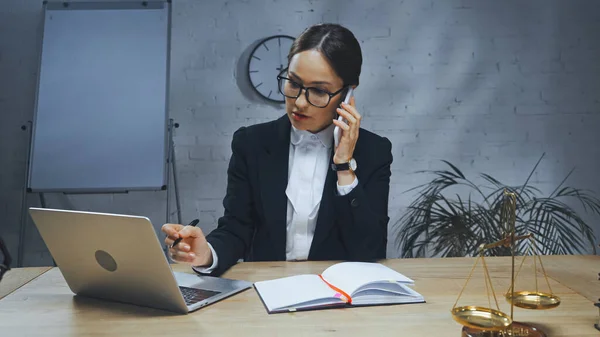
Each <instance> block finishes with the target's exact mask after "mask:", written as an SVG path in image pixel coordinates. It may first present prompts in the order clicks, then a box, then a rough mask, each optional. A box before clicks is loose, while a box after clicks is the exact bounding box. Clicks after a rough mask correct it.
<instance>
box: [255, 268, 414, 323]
mask: <svg viewBox="0 0 600 337" xmlns="http://www.w3.org/2000/svg"><path fill="white" fill-rule="evenodd" d="M413 284H414V281H413V280H411V279H409V278H408V277H406V276H404V275H402V274H400V273H398V272H396V271H394V270H392V269H390V268H388V267H386V266H384V265H382V264H379V263H369V262H342V263H338V264H334V265H333V266H331V267H329V268H327V269H326V270H325V271H323V273H322V274H321V275H296V276H289V277H284V278H278V279H274V280H268V281H261V282H255V283H254V287H255V289H256V291H257V292H258V295H259V296H260V298H261V300H262V301H263V303H264V305H265V307H266V309H267V311H268V312H269V313H280V312H289V311H296V310H314V309H325V308H337V307H347V306H364V305H386V304H401V303H424V302H425V299H424V298H423V296H422V295H421V294H419V293H418V292H416V291H414V290H413V289H412V288H410V287H409V285H413Z"/></svg>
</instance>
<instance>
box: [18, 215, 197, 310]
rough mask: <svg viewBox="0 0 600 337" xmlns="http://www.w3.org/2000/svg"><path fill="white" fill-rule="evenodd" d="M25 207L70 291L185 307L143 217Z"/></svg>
mask: <svg viewBox="0 0 600 337" xmlns="http://www.w3.org/2000/svg"><path fill="white" fill-rule="evenodd" d="M29 212H30V214H31V217H32V218H33V221H34V223H35V225H36V227H37V228H38V230H39V232H40V234H41V236H42V239H43V240H44V242H45V243H46V246H47V248H48V250H49V251H50V254H51V255H52V257H53V258H54V260H55V262H56V265H57V267H58V268H59V269H60V271H61V273H62V274H63V276H64V278H65V280H66V282H67V284H68V286H69V288H70V289H71V291H72V292H73V293H75V294H77V295H81V296H88V297H95V298H100V299H106V300H111V301H115V302H123V303H130V304H136V305H141V306H147V307H154V308H160V309H165V310H168V311H173V312H179V313H187V312H189V311H190V309H189V308H188V306H187V305H186V303H185V301H184V299H183V296H182V295H181V291H180V289H179V286H178V284H177V281H176V279H175V277H174V275H173V272H172V270H171V268H170V266H169V262H168V260H167V258H166V257H165V254H164V252H163V250H162V245H161V244H160V242H159V240H158V237H157V235H156V232H155V230H154V227H153V226H152V223H151V222H150V220H149V219H148V218H146V217H143V216H131V215H120V214H108V213H95V212H85V211H71V210H59V209H48V208H35V207H31V208H30V209H29ZM190 276H193V275H190Z"/></svg>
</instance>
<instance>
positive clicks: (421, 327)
mask: <svg viewBox="0 0 600 337" xmlns="http://www.w3.org/2000/svg"><path fill="white" fill-rule="evenodd" d="M530 261H531V260H530ZM381 262H382V263H383V264H385V265H387V266H389V267H391V268H393V269H395V270H397V271H399V272H401V273H403V274H405V275H406V276H408V277H411V278H413V279H414V280H415V287H414V288H415V290H417V291H418V292H420V293H421V294H423V296H424V297H425V299H426V300H427V303H424V304H409V305H394V306H373V307H362V308H352V309H331V310H317V311H306V312H296V313H285V314H274V315H269V314H267V312H266V310H265V308H264V306H263V304H262V302H261V301H260V299H259V297H258V295H257V294H256V291H255V290H254V289H249V290H247V291H244V292H243V293H241V294H238V295H236V296H233V297H230V298H227V299H225V300H223V301H221V302H218V303H215V304H213V305H211V306H208V307H205V308H203V309H200V310H198V311H196V312H193V313H191V314H189V315H173V314H169V313H166V312H164V311H160V310H153V309H148V308H141V307H136V306H131V305H126V304H118V303H111V302H105V301H100V300H94V299H87V298H79V297H74V296H73V294H72V293H71V292H70V290H69V288H68V287H67V285H66V283H65V281H64V279H63V277H62V275H61V274H60V272H59V270H57V269H56V268H54V269H52V270H50V271H48V272H46V273H44V274H42V275H41V276H40V277H38V278H36V279H35V280H33V281H32V282H30V283H28V284H26V285H25V286H23V287H21V288H20V289H18V290H16V291H14V292H13V293H11V294H10V295H8V296H6V297H5V298H4V299H2V300H0V327H1V328H0V329H1V332H2V335H5V334H6V335H9V336H12V335H35V336H83V335H95V336H98V335H130V334H131V335H133V334H136V335H145V336H150V335H152V336H154V335H156V336H159V335H160V336H164V335H167V334H174V335H177V336H188V335H189V336H213V335H217V336H254V335H257V336H279V335H281V336H283V335H286V336H288V335H289V336H304V335H310V336H322V335H327V336H331V335H344V336H353V335H357V336H359V335H360V336H364V335H367V336H368V335H375V336H399V335H403V336H416V335H419V336H460V331H461V328H462V327H461V326H460V325H459V324H458V323H456V322H455V321H454V320H453V319H452V317H451V315H450V309H451V308H452V306H453V305H454V303H455V302H456V300H457V298H458V294H459V292H460V290H461V289H462V288H463V286H464V285H465V280H466V278H467V277H468V275H469V272H470V271H471V268H472V267H473V264H474V262H475V259H474V258H445V259H394V260H385V261H381ZM542 262H543V264H544V267H545V270H546V273H547V274H548V277H549V278H548V279H549V282H550V286H551V288H552V291H553V292H554V293H555V294H557V295H559V296H560V297H561V299H562V303H561V305H560V306H559V307H558V308H555V309H552V310H540V311H536V310H525V309H519V308H515V311H514V313H515V320H516V321H520V322H530V323H534V324H535V325H536V326H538V327H541V328H544V329H545V331H546V333H547V334H548V336H552V337H565V336H579V337H585V336H594V337H596V336H598V331H597V330H596V329H594V327H593V325H594V323H595V322H596V320H597V319H598V309H597V308H595V307H594V305H593V301H596V300H597V299H598V297H600V281H598V280H597V278H598V276H597V275H598V272H599V269H600V256H544V257H542ZM333 263H334V262H262V263H256V262H255V263H240V264H238V265H236V266H235V267H233V268H232V269H231V270H230V271H229V272H227V273H226V274H225V275H224V277H229V278H235V279H245V280H249V281H253V282H254V281H260V280H267V279H273V278H278V277H284V276H289V275H297V274H302V273H312V274H317V273H320V272H321V271H323V270H324V269H325V268H327V267H328V266H330V265H332V264H333ZM486 264H487V266H488V270H489V272H490V277H491V278H492V280H493V287H494V290H495V291H496V297H497V299H498V302H499V305H500V309H501V310H502V311H505V312H507V313H510V306H509V305H508V304H507V302H506V301H504V299H503V297H502V294H503V293H504V292H506V290H507V289H508V287H509V285H510V267H511V264H510V258H492V257H490V258H486ZM526 264H527V262H526ZM174 269H175V270H176V271H185V272H191V271H190V270H189V269H188V268H186V266H183V265H175V266H174ZM538 269H541V268H539V264H538ZM538 284H539V286H540V290H547V286H546V282H545V279H544V277H543V276H542V275H541V274H540V275H539V277H538ZM534 285H535V283H534V278H533V270H532V269H529V270H527V269H525V267H523V270H521V273H520V274H519V278H518V279H517V283H516V287H515V288H516V289H517V290H519V289H522V290H531V289H529V288H531V287H532V286H534ZM485 289H486V288H485V283H484V278H483V271H482V269H481V263H480V264H479V265H478V268H477V269H476V270H475V273H474V274H473V277H472V278H471V280H470V282H469V283H468V285H467V286H466V288H465V292H464V293H463V294H462V296H461V297H460V300H459V301H458V305H459V306H460V305H483V306H488V300H487V296H486V290H485ZM492 303H494V299H493V298H492ZM24 313H26V314H25V315H24Z"/></svg>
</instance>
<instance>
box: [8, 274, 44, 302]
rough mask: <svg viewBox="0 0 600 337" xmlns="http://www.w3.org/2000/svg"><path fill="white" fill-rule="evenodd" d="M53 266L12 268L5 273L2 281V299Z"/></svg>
mask: <svg viewBox="0 0 600 337" xmlns="http://www.w3.org/2000/svg"><path fill="white" fill-rule="evenodd" d="M51 268H52V267H29V268H17V269H11V270H9V271H7V272H6V274H4V277H3V278H2V282H0V299H1V298H3V297H4V296H6V295H8V294H10V293H12V292H13V291H15V290H17V289H19V288H20V287H22V286H24V285H25V284H27V283H29V282H30V281H31V280H33V279H35V278H36V277H38V276H40V275H42V274H43V273H45V272H47V271H48V270H50V269H51Z"/></svg>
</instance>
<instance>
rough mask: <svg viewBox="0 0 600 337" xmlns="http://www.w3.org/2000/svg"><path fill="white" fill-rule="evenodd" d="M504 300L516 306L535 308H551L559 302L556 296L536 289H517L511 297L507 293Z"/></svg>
mask: <svg viewBox="0 0 600 337" xmlns="http://www.w3.org/2000/svg"><path fill="white" fill-rule="evenodd" d="M506 300H507V301H508V302H509V303H512V304H514V305H515V306H516V307H519V308H524V309H536V310H544V309H552V308H556V307H558V305H559V304H560V298H559V297H558V296H556V295H552V294H548V293H543V292H536V291H517V292H514V293H513V296H512V298H511V296H510V293H508V294H506Z"/></svg>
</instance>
